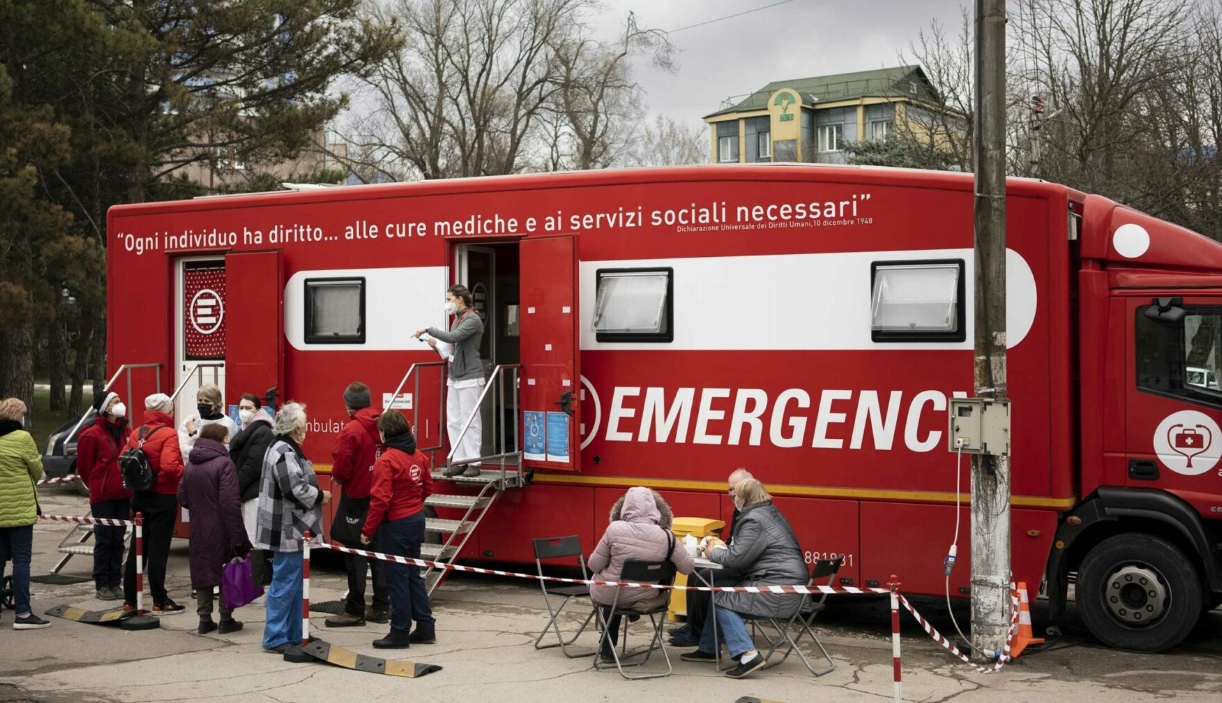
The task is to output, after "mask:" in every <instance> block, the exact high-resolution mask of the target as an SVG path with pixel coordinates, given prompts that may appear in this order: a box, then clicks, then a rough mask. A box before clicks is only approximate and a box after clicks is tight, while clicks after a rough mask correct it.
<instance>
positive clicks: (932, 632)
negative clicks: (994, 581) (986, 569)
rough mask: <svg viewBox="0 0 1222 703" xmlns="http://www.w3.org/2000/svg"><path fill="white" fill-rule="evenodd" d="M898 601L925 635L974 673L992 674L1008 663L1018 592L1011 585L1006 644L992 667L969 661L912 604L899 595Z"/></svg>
mask: <svg viewBox="0 0 1222 703" xmlns="http://www.w3.org/2000/svg"><path fill="white" fill-rule="evenodd" d="M899 601H900V605H902V606H904V609H905V610H907V611H908V612H909V613H912V617H913V618H915V619H916V621H917V623H918V624H919V625H920V626H921V627H922V628H924V630H925V632H926V634H928V635H929V636H930V637H932V638H933V641H934V642H937V643H938V644H940V645H942V646H943V647H944V648H945V649H946V651H948V652H950V653H951V654H953V655H954V656H956V657H958V658H959V659H960V660H961V661H962V662H963V663H964V664H967V665H968V666H970V667H972V668H973V669H975V670H976V671H978V672H980V673H982V674H992V673H994V672H997V671H1001V669H1002V667H1004V666H1005V665H1006V663H1007V662H1008V661H1010V643H1011V642H1012V641H1013V640H1014V634H1015V633H1016V632H1017V631H1018V591H1017V589H1016V587H1015V585H1014V584H1013V583H1011V584H1010V630H1009V632H1008V633H1006V643H1005V645H1003V647H1002V652H1001V656H1000V657H998V658H997V662H996V663H995V664H994V665H993V666H992V667H987V666H981V665H979V664H977V663H976V662H973V661H972V660H971V659H969V658H968V656H967V655H966V654H964V653H963V652H961V651H959V648H958V647H956V646H955V643H954V642H951V641H950V640H948V639H946V638H945V637H943V636H942V633H940V632H938V630H937V628H935V627H934V626H933V625H931V624H929V621H928V620H926V619H925V618H924V617H923V616H922V615H921V614H920V613H918V612H917V611H916V608H914V607H912V604H911V603H909V602H908V599H907V598H905V597H904V596H903V595H899Z"/></svg>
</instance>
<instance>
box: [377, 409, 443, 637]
mask: <svg viewBox="0 0 1222 703" xmlns="http://www.w3.org/2000/svg"><path fill="white" fill-rule="evenodd" d="M378 430H379V431H380V433H381V436H382V445H383V450H382V455H381V456H379V457H378V461H377V463H376V464H375V465H374V469H373V488H372V489H371V491H370V501H369V516H368V517H367V518H366V520H365V527H364V529H363V530H361V542H362V543H364V544H370V543H371V542H373V539H374V536H375V535H377V536H378V539H379V541H380V542H381V545H382V551H383V552H384V553H386V554H392V555H395V556H401V557H408V558H411V559H419V558H420V545H421V544H422V543H423V542H424V500H425V498H428V497H429V496H430V495H432V494H433V479H432V475H431V474H430V473H429V460H428V459H427V458H426V457H425V456H424V454H422V453H421V452H420V451H418V450H417V449H416V438H415V437H413V436H412V429H411V427H410V426H409V425H408V424H407V418H405V417H403V413H400V412H399V411H398V410H391V411H389V412H387V413H386V414H385V415H383V416H382V419H380V420H378ZM386 571H387V574H386V575H387V577H388V581H389V582H390V605H391V609H390V632H389V633H388V634H387V635H386V636H385V637H383V638H382V639H380V640H376V641H374V643H373V646H374V647H377V648H378V649H406V648H407V647H409V646H411V644H412V643H416V644H433V643H434V642H436V641H437V635H436V632H435V630H436V625H437V621H436V620H434V619H433V609H432V608H431V607H429V593H428V590H427V589H426V588H425V586H424V579H422V578H421V577H420V569H419V567H416V566H407V565H406V564H397V563H395V562H387V564H386ZM413 620H415V621H416V629H415V630H414V631H412V629H411V628H412V621H413Z"/></svg>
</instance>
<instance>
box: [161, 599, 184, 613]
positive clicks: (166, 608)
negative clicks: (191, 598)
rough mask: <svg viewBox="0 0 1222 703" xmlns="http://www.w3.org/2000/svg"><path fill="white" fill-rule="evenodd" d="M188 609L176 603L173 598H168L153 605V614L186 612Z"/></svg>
mask: <svg viewBox="0 0 1222 703" xmlns="http://www.w3.org/2000/svg"><path fill="white" fill-rule="evenodd" d="M186 610H187V609H186V608H184V607H182V606H181V605H179V604H177V603H175V602H174V601H173V600H170V599H169V598H166V599H165V602H164V603H161V604H160V605H154V606H153V615H178V614H179V613H182V612H186Z"/></svg>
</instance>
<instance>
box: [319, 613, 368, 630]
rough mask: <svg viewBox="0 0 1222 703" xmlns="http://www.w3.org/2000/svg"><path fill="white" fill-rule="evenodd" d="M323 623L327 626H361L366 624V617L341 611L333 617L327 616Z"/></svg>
mask: <svg viewBox="0 0 1222 703" xmlns="http://www.w3.org/2000/svg"><path fill="white" fill-rule="evenodd" d="M323 624H324V625H326V626H327V627H360V626H362V625H364V624H365V618H364V616H361V615H353V614H352V613H340V614H339V615H336V616H335V617H333V618H327V619H326V620H324V621H323Z"/></svg>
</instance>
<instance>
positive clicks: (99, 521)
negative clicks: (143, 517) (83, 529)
mask: <svg viewBox="0 0 1222 703" xmlns="http://www.w3.org/2000/svg"><path fill="white" fill-rule="evenodd" d="M38 519H39V520H46V521H48V522H72V523H76V524H78V525H106V526H108V527H128V526H129V525H135V524H136V522H135V521H134V520H114V519H111V518H100V517H75V516H72V515H39V516H38Z"/></svg>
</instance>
